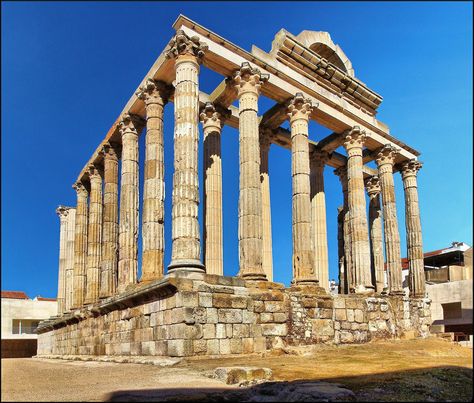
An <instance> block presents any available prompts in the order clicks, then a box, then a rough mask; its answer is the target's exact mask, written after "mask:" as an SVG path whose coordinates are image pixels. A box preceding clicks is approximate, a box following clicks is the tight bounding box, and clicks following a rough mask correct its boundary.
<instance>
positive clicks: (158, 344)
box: [155, 340, 168, 355]
mask: <svg viewBox="0 0 474 403" xmlns="http://www.w3.org/2000/svg"><path fill="white" fill-rule="evenodd" d="M155 354H156V355H168V342H167V341H165V340H158V341H155Z"/></svg>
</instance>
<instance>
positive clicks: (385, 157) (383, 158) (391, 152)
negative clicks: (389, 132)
mask: <svg viewBox="0 0 474 403" xmlns="http://www.w3.org/2000/svg"><path fill="white" fill-rule="evenodd" d="M399 151H400V149H399V148H396V147H394V146H392V145H391V144H385V145H384V146H383V147H382V148H381V149H380V150H379V151H378V152H377V154H376V156H375V162H376V163H377V166H378V167H381V166H382V165H386V164H390V165H392V166H393V163H394V161H395V156H396V155H397V154H398V152H399Z"/></svg>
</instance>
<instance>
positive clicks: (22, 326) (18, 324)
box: [12, 319, 39, 334]
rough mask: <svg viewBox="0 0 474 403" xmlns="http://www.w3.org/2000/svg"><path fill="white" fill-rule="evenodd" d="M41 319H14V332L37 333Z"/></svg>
mask: <svg viewBox="0 0 474 403" xmlns="http://www.w3.org/2000/svg"><path fill="white" fill-rule="evenodd" d="M38 325H39V320H31V319H13V321H12V334H35V331H36V328H37V327H38Z"/></svg>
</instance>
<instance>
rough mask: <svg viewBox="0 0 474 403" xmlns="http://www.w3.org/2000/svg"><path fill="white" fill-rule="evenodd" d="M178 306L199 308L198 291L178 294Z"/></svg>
mask: <svg viewBox="0 0 474 403" xmlns="http://www.w3.org/2000/svg"><path fill="white" fill-rule="evenodd" d="M176 306H179V307H191V308H194V307H197V306H199V293H198V292H196V291H180V292H178V293H177V294H176Z"/></svg>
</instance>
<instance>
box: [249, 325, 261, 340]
mask: <svg viewBox="0 0 474 403" xmlns="http://www.w3.org/2000/svg"><path fill="white" fill-rule="evenodd" d="M260 336H262V327H261V325H260V324H251V325H250V337H260Z"/></svg>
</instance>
